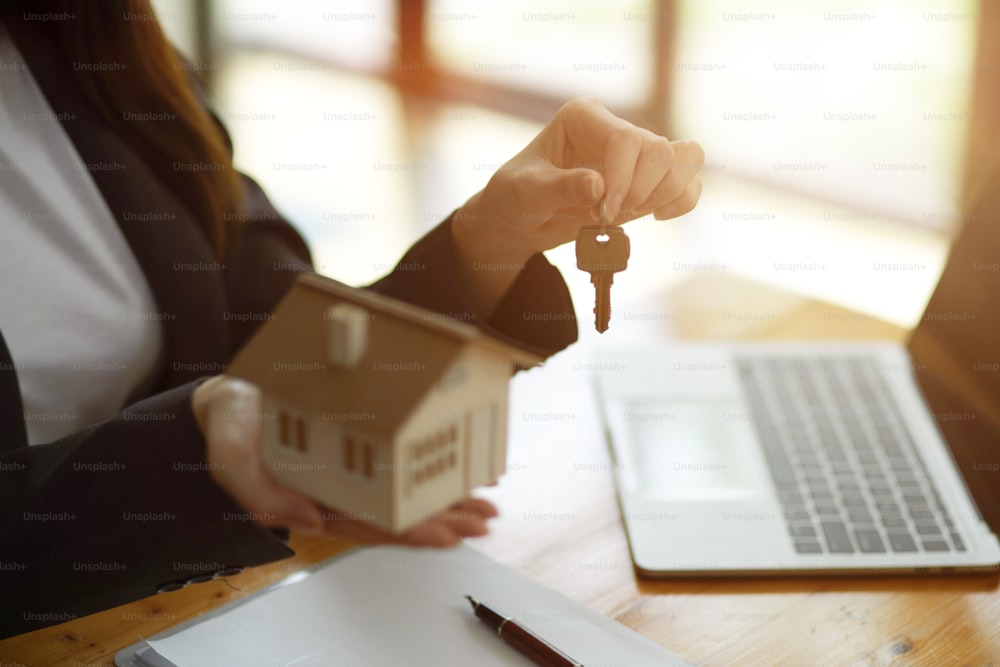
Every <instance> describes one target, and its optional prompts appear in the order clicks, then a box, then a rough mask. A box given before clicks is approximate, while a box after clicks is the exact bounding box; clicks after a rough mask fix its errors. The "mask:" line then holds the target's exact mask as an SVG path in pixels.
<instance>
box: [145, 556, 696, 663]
mask: <svg viewBox="0 0 1000 667" xmlns="http://www.w3.org/2000/svg"><path fill="white" fill-rule="evenodd" d="M466 594H468V595H472V596H473V597H476V598H478V599H480V600H481V601H483V602H486V603H487V604H490V605H492V606H494V607H495V608H496V609H498V610H499V611H501V612H503V613H506V614H508V615H510V616H512V617H514V618H516V619H517V620H519V621H521V622H522V623H523V624H524V625H526V626H527V627H529V628H531V629H532V630H533V631H535V632H536V633H537V634H539V635H540V636H541V637H543V638H544V639H546V640H547V641H549V642H550V643H552V644H553V645H555V646H557V647H559V648H560V649H562V650H563V651H564V652H566V653H567V654H568V655H570V656H571V657H573V658H574V659H575V660H578V661H580V662H583V663H584V664H585V665H602V666H604V667H612V666H614V667H619V666H620V667H646V666H649V667H666V666H672V665H676V666H678V667H679V666H682V665H689V663H687V662H685V661H683V660H681V659H680V658H678V657H677V656H675V655H674V654H672V653H670V652H669V651H666V650H665V649H663V648H661V647H659V646H657V645H656V644H654V643H652V642H650V641H649V640H647V639H645V638H644V637H642V636H640V635H638V634H636V633H635V632H633V631H631V630H629V629H628V628H626V627H625V626H623V625H621V624H620V623H617V622H615V621H614V620H612V619H610V618H607V617H605V616H601V615H600V614H597V613H596V612H593V611H591V610H589V609H587V608H585V607H583V606H581V605H579V604H578V603H576V602H573V601H572V600H570V599H568V598H566V597H564V596H563V595H561V594H559V593H557V592H555V591H553V590H550V589H547V588H545V587H543V586H540V585H539V584H536V583H534V582H532V581H530V580H529V579H527V578H525V577H523V576H521V575H519V574H517V573H516V572H514V571H512V570H510V569H508V568H506V567H504V566H502V565H500V564H498V563H496V562H495V561H492V560H490V559H489V558H487V557H486V556H483V555H482V554H480V553H478V552H477V551H475V550H473V549H472V548H470V547H466V546H461V547H459V548H457V549H453V550H448V551H437V550H431V549H407V548H401V547H375V548H371V549H359V550H356V551H353V552H351V553H349V554H347V555H346V556H342V557H340V558H337V559H335V560H333V561H332V562H330V563H329V564H326V565H324V566H322V567H321V568H319V569H317V570H315V571H313V572H312V573H311V574H309V575H308V576H305V577H303V578H302V579H301V580H300V581H296V582H295V583H291V584H288V585H283V586H280V587H278V588H276V589H274V590H271V591H268V592H266V593H264V594H262V595H259V596H256V597H254V598H253V599H251V600H250V601H248V602H245V603H243V604H240V605H238V606H236V607H234V608H231V609H229V610H227V611H226V612H225V613H222V614H219V615H216V616H214V617H212V618H209V619H206V620H205V621H204V622H201V623H197V624H195V625H193V626H191V627H189V628H187V629H186V630H183V631H181V632H179V633H177V634H175V635H173V636H170V637H166V638H163V639H154V640H149V645H150V646H152V647H153V648H154V649H155V650H156V652H157V653H158V654H159V655H161V656H163V657H164V658H166V659H168V660H169V661H170V662H172V663H173V664H175V665H178V667H232V666H233V665H241V666H242V667H331V666H337V667H380V666H382V665H386V666H389V665H404V664H405V665H407V666H408V667H410V666H415V667H420V666H423V665H426V666H428V667H431V666H433V667H451V666H456V667H458V666H462V665H477V667H493V666H496V667H506V666H519V667H532V665H533V663H532V662H531V661H530V660H528V659H527V658H525V657H523V656H522V655H521V654H520V653H518V652H517V651H515V650H514V649H513V648H511V647H510V646H508V645H507V644H505V643H504V642H503V641H502V640H500V639H499V638H498V637H497V636H496V634H495V633H494V632H493V631H491V630H490V629H489V628H488V627H486V625H485V624H483V623H482V622H481V621H479V620H478V619H477V618H476V617H475V616H474V615H473V614H472V609H471V607H470V606H469V603H468V601H467V600H466V599H465V597H464V596H465V595H466Z"/></svg>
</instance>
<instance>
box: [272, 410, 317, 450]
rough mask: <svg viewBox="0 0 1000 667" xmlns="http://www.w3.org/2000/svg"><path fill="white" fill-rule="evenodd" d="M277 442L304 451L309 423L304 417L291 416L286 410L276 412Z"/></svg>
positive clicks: (307, 445)
mask: <svg viewBox="0 0 1000 667" xmlns="http://www.w3.org/2000/svg"><path fill="white" fill-rule="evenodd" d="M278 444H280V445H281V446H282V447H287V448H289V449H291V448H295V449H297V450H298V451H300V452H303V453H305V452H306V451H307V450H308V448H309V425H308V424H307V423H306V418H305V417H293V416H291V415H289V414H288V412H286V411H284V410H281V411H279V412H278Z"/></svg>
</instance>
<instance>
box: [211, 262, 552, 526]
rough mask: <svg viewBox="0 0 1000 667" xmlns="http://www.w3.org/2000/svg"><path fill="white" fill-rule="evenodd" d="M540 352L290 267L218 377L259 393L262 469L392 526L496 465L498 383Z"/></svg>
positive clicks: (502, 445)
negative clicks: (286, 281) (270, 305)
mask: <svg viewBox="0 0 1000 667" xmlns="http://www.w3.org/2000/svg"><path fill="white" fill-rule="evenodd" d="M540 361H541V359H540V358H539V357H537V356H535V355H533V354H531V353H529V352H526V351H525V350H522V349H520V348H517V347H513V346H511V345H508V344H506V343H503V342H501V341H499V340H497V339H495V338H493V337H491V336H489V335H487V334H485V333H483V332H482V331H481V330H479V329H477V328H476V327H473V326H471V325H469V324H466V323H462V322H458V321H455V320H453V319H449V318H448V317H447V316H445V315H441V314H438V313H434V312H431V311H427V310H424V309H422V308H418V307H416V306H412V305H409V304H405V303H402V302H399V301H396V300H395V299H391V298H389V297H385V296H382V295H380V294H376V293H374V292H369V291H366V290H359V289H353V288H349V287H346V286H344V285H342V284H340V283H338V282H336V281H333V280H329V279H327V278H323V277H320V276H316V275H311V274H303V275H301V276H299V277H298V279H297V281H296V283H295V284H294V286H293V287H292V289H291V290H290V291H289V293H288V294H287V295H286V296H285V298H284V299H283V300H282V301H281V303H280V304H279V305H278V307H277V309H276V310H275V312H274V314H273V317H272V319H271V320H269V321H268V322H266V323H264V325H263V326H262V327H261V328H260V329H259V330H258V331H257V333H256V334H255V335H254V337H253V338H252V339H251V340H250V341H249V342H248V343H247V345H246V346H245V347H244V348H243V349H242V350H241V351H240V353H239V354H238V355H237V357H236V359H235V360H234V361H233V363H232V364H231V365H230V367H229V369H228V370H227V374H228V375H231V376H233V377H239V378H243V379H246V380H248V381H250V382H253V383H254V384H256V385H257V386H259V387H260V389H261V391H262V393H263V413H264V415H263V428H262V437H263V451H264V458H265V460H266V461H267V464H268V466H269V469H270V471H271V472H272V474H274V475H275V477H277V478H278V479H280V480H282V481H283V482H285V483H287V484H289V485H291V486H293V487H295V488H296V489H298V490H300V491H302V492H303V493H305V494H307V495H309V496H311V497H312V498H314V499H316V500H317V501H319V502H320V503H322V504H324V505H326V506H327V507H330V508H333V510H334V511H337V512H342V513H344V515H345V516H347V517H350V518H356V519H359V520H362V521H365V522H367V523H369V524H372V525H374V526H378V527H380V528H382V529H385V530H388V531H392V532H401V531H404V530H406V529H407V528H409V527H411V526H413V525H414V524H416V523H419V522H420V521H421V520H423V519H424V518H426V517H427V516H428V515H430V514H432V513H435V512H439V511H442V510H444V509H446V508H447V507H449V506H450V505H451V504H452V503H454V502H455V501H457V500H460V499H462V498H464V497H466V496H467V495H469V492H470V490H471V489H473V488H474V487H477V486H480V485H483V484H489V483H492V482H494V481H496V479H497V478H498V477H499V476H500V474H501V473H503V471H504V469H505V467H506V431H507V428H506V427H507V388H508V382H509V380H510V376H511V374H512V372H513V370H514V368H515V367H516V366H521V367H528V366H534V365H536V364H538V363H539V362H540Z"/></svg>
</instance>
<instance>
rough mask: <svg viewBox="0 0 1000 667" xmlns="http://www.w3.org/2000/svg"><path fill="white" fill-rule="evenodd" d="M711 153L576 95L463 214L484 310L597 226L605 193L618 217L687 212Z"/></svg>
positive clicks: (458, 220) (466, 252)
mask: <svg viewBox="0 0 1000 667" xmlns="http://www.w3.org/2000/svg"><path fill="white" fill-rule="evenodd" d="M704 160H705V156H704V153H703V152H702V149H701V146H699V145H698V144H697V143H695V142H693V141H673V142H671V141H667V139H665V138H664V137H661V136H658V135H656V134H653V133H652V132H650V131H648V130H644V129H642V128H639V127H636V126H635V125H632V124H631V123H629V122H627V121H625V120H622V119H621V118H618V117H616V116H615V115H614V114H612V113H611V112H610V111H608V110H607V109H605V108H604V106H602V105H601V103H600V102H598V101H596V100H594V99H590V98H577V99H574V100H571V101H569V102H567V103H566V104H565V105H563V107H562V108H561V109H560V110H559V111H558V112H557V113H556V115H555V117H554V118H553V119H552V120H551V121H550V122H549V124H548V125H546V126H545V128H544V129H542V131H541V132H540V133H539V134H538V136H536V137H535V138H534V140H532V142H531V143H530V144H528V146H527V147H526V148H525V149H524V150H523V151H521V152H520V153H519V154H517V155H516V156H515V157H514V158H513V159H511V160H510V161H509V162H507V163H505V164H504V165H503V166H502V167H500V169H499V170H497V172H496V173H495V174H494V175H493V177H492V178H491V179H490V182H489V184H487V186H486V188H484V189H483V190H482V191H481V192H479V193H478V194H476V195H475V196H473V197H472V198H471V199H470V200H469V201H468V202H466V204H465V205H464V206H463V207H462V208H461V209H459V211H458V212H457V213H456V215H455V218H454V221H453V224H452V230H453V234H454V237H455V243H456V245H457V246H458V248H459V253H460V255H461V258H462V260H463V262H462V265H463V271H464V274H465V275H464V277H465V278H467V279H469V280H468V281H467V282H469V283H470V284H472V285H474V286H475V289H476V292H477V294H474V295H473V297H474V298H475V299H476V301H477V303H475V304H474V305H475V306H476V307H477V310H479V311H480V312H484V313H489V312H491V311H492V306H495V304H496V303H497V302H498V301H499V299H500V298H501V297H502V296H503V293H504V292H506V290H507V288H508V287H509V286H510V283H511V282H513V280H514V278H516V276H517V272H518V271H519V267H521V266H523V265H524V263H525V262H526V261H527V260H528V258H529V257H531V256H532V255H534V254H535V253H537V252H541V251H543V250H548V249H549V248H554V247H556V246H558V245H562V244H563V243H566V242H568V241H572V240H574V239H576V236H577V233H578V232H579V230H580V227H583V226H585V225H593V224H595V220H596V219H597V218H596V217H595V213H596V211H597V210H598V206H599V205H600V203H601V202H602V201H603V202H604V203H605V205H606V211H607V215H608V218H609V219H610V221H611V223H612V224H615V225H620V224H623V223H625V222H628V221H629V220H633V219H635V218H639V217H642V216H645V215H648V214H650V213H652V214H653V215H654V217H656V218H657V219H661V220H662V219H667V218H675V217H677V216H679V215H683V214H685V213H687V212H688V211H690V210H691V209H692V208H694V206H695V204H696V203H697V202H698V197H699V196H700V195H701V178H700V177H699V176H698V170H699V169H700V168H701V165H702V163H703V162H704ZM477 267H479V268H478V269H477ZM483 267H489V268H488V269H487V270H483Z"/></svg>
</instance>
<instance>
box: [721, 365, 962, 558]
mask: <svg viewBox="0 0 1000 667" xmlns="http://www.w3.org/2000/svg"><path fill="white" fill-rule="evenodd" d="M736 363H737V368H738V370H739V376H740V380H741V382H742V383H743V388H744V390H745V395H746V397H747V400H748V404H749V407H750V413H751V417H752V420H753V423H754V426H755V427H756V430H757V435H758V437H759V438H760V441H761V444H762V446H763V449H764V453H765V456H766V459H767V463H768V467H769V468H770V471H771V477H772V479H773V480H774V484H775V487H776V489H777V491H778V498H779V500H780V502H781V505H782V509H783V511H784V515H785V519H786V522H787V525H788V532H789V536H790V537H791V539H792V541H793V542H794V544H795V550H796V551H797V552H798V553H800V554H822V553H834V554H847V553H875V554H884V553H915V552H951V551H965V544H964V543H963V542H962V539H961V537H960V536H959V534H958V532H957V531H956V530H955V527H954V523H953V522H952V520H951V517H950V516H949V515H948V511H947V509H946V508H945V506H944V504H943V503H942V502H941V497H940V496H939V495H938V492H937V489H936V488H935V487H934V483H933V482H932V481H931V479H930V477H929V476H928V475H927V470H926V468H925V466H924V463H923V461H922V460H921V458H920V455H919V453H918V452H917V451H916V449H915V448H914V447H913V442H912V440H911V439H910V435H909V433H908V431H907V429H906V426H905V424H904V421H903V419H902V418H901V416H900V414H899V411H898V409H897V407H896V405H895V402H894V401H893V400H892V397H891V395H890V394H889V393H888V390H887V388H886V386H885V385H884V381H883V379H882V378H881V376H880V375H879V369H878V367H877V365H876V363H875V361H874V360H873V359H870V358H850V357H845V358H842V357H829V358H822V357H819V358H809V359H805V358H779V357H775V358H758V357H753V358H740V359H737V362H736Z"/></svg>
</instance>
